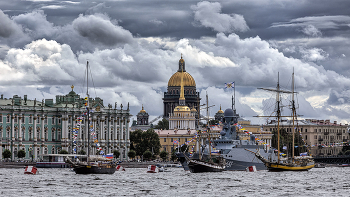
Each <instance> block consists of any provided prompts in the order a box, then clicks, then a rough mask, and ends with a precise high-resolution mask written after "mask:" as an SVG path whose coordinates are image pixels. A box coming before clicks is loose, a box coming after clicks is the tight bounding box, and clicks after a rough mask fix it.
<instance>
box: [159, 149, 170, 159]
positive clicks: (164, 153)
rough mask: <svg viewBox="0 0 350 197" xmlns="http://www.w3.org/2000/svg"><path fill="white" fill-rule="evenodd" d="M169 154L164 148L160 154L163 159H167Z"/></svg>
mask: <svg viewBox="0 0 350 197" xmlns="http://www.w3.org/2000/svg"><path fill="white" fill-rule="evenodd" d="M168 154H169V153H168V152H166V151H165V150H163V151H162V152H160V154H159V156H160V158H162V160H163V161H166V159H167V157H168Z"/></svg>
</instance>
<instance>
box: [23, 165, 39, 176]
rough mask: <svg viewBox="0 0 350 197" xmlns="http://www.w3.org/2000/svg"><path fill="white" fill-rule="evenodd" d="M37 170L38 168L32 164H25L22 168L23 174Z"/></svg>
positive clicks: (34, 172)
mask: <svg viewBox="0 0 350 197" xmlns="http://www.w3.org/2000/svg"><path fill="white" fill-rule="evenodd" d="M37 171H38V169H37V168H36V167H34V166H26V168H25V169H24V174H36V172H37Z"/></svg>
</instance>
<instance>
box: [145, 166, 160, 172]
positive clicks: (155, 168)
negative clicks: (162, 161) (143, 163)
mask: <svg viewBox="0 0 350 197" xmlns="http://www.w3.org/2000/svg"><path fill="white" fill-rule="evenodd" d="M158 172H159V168H158V167H157V166H156V165H149V166H148V168H147V173H158Z"/></svg>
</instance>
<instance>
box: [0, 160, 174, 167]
mask: <svg viewBox="0 0 350 197" xmlns="http://www.w3.org/2000/svg"><path fill="white" fill-rule="evenodd" d="M155 164H161V165H164V166H165V167H179V166H180V164H177V163H173V162H122V163H120V164H119V165H121V166H123V167H124V168H147V167H148V165H155ZM25 166H36V163H35V162H6V161H0V168H24V167H25Z"/></svg>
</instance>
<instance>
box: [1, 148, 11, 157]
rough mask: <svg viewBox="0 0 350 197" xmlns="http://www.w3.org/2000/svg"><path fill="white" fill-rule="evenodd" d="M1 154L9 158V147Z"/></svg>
mask: <svg viewBox="0 0 350 197" xmlns="http://www.w3.org/2000/svg"><path fill="white" fill-rule="evenodd" d="M2 156H3V157H4V158H5V159H8V158H11V151H10V150H9V149H5V150H4V152H2Z"/></svg>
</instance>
